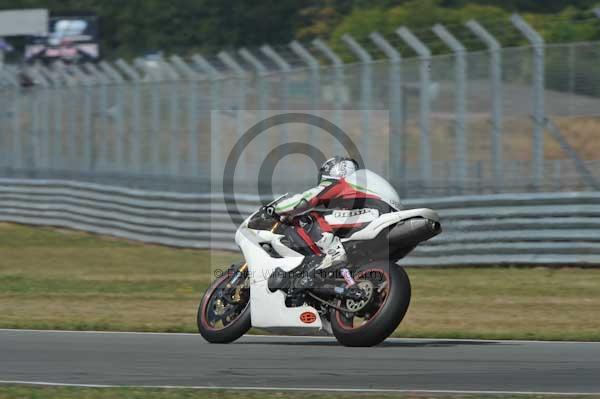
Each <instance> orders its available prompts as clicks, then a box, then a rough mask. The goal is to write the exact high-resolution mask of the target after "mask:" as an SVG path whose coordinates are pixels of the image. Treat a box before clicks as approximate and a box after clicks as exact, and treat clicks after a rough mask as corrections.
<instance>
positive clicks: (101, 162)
mask: <svg viewBox="0 0 600 399" xmlns="http://www.w3.org/2000/svg"><path fill="white" fill-rule="evenodd" d="M85 68H86V70H87V71H88V72H89V73H90V74H91V75H92V76H93V77H94V78H95V79H96V82H97V84H98V85H99V86H100V107H99V108H100V110H99V111H97V115H98V116H99V117H100V136H99V137H98V136H96V134H97V131H96V130H95V129H94V142H95V143H97V146H96V145H95V146H94V148H96V147H97V150H98V153H97V154H96V155H93V154H92V157H94V158H95V159H96V161H97V162H96V167H98V168H106V164H107V163H108V85H109V83H110V81H109V79H108V78H107V77H106V76H105V75H104V74H103V73H102V72H100V70H98V68H96V66H95V65H94V64H91V63H87V64H85Z"/></svg>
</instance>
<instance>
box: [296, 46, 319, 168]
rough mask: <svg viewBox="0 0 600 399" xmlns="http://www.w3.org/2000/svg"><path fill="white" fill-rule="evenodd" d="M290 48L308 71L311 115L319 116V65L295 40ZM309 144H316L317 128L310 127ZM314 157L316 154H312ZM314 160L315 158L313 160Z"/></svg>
mask: <svg viewBox="0 0 600 399" xmlns="http://www.w3.org/2000/svg"><path fill="white" fill-rule="evenodd" d="M290 48H291V49H292V51H293V52H294V54H296V55H297V56H298V57H300V59H301V60H302V61H304V63H305V64H306V65H308V69H309V70H310V96H311V103H312V111H313V114H315V115H319V114H320V112H319V108H320V107H321V65H320V64H319V61H318V60H317V59H316V58H315V57H314V56H313V55H312V54H311V53H310V52H309V51H308V50H307V49H306V48H305V47H304V46H303V45H302V44H300V42H298V41H297V40H294V41H292V42H291V43H290ZM309 140H310V142H311V143H316V142H317V140H318V139H317V128H316V127H315V126H310V139H309ZM313 156H316V154H313ZM315 159H316V158H315Z"/></svg>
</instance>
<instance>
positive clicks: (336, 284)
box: [197, 170, 441, 346]
mask: <svg viewBox="0 0 600 399" xmlns="http://www.w3.org/2000/svg"><path fill="white" fill-rule="evenodd" d="M356 173H357V175H358V177H359V178H360V179H361V180H362V184H363V185H364V186H363V187H366V188H367V189H368V191H369V192H371V193H375V194H377V195H378V196H379V197H380V198H381V199H382V200H384V201H386V202H387V203H388V204H392V205H391V210H392V211H391V212H387V213H381V214H380V213H379V212H377V211H376V210H374V209H367V210H365V209H361V210H359V211H357V212H353V211H352V210H347V211H346V212H347V214H346V215H343V216H344V217H345V218H346V221H348V220H350V219H352V218H354V219H352V220H350V221H351V222H352V223H345V226H351V227H349V228H343V229H342V228H340V229H338V230H336V234H337V235H338V236H340V237H341V242H342V243H343V246H344V248H345V250H346V254H347V259H348V261H347V262H345V263H344V264H343V265H339V266H335V265H334V266H333V267H331V268H327V269H319V267H318V266H319V262H318V260H319V259H320V258H319V255H315V254H314V252H311V249H312V250H313V251H314V248H311V247H310V245H306V243H305V242H299V241H301V240H299V238H298V236H299V235H298V230H299V229H302V230H303V231H304V232H307V231H308V232H310V231H311V229H312V228H316V227H317V223H316V222H315V217H314V215H315V212H318V213H320V214H321V215H323V217H324V219H325V220H326V221H328V222H329V221H331V224H335V220H334V219H335V218H338V219H339V217H340V212H344V210H338V211H333V210H330V209H318V208H317V209H311V210H310V211H307V212H305V213H303V214H302V215H299V216H297V217H295V218H294V220H293V221H292V222H291V223H289V224H283V223H281V222H280V221H279V219H278V218H275V217H273V215H269V214H268V213H269V212H266V211H265V209H267V208H261V210H259V211H257V212H255V213H254V214H252V215H251V216H250V217H248V218H247V219H246V220H245V221H244V222H243V223H242V224H241V225H240V226H239V228H238V230H237V233H236V237H235V241H236V243H237V245H238V246H239V247H240V249H241V251H242V253H243V256H244V261H242V262H239V263H237V264H235V265H232V266H231V267H230V268H229V270H227V271H226V272H225V273H223V274H222V276H221V277H219V278H217V279H216V280H215V281H213V283H212V284H211V285H210V287H209V288H208V289H207V291H206V292H205V294H204V296H203V298H202V300H201V302H200V306H199V309H198V317H197V322H198V329H199V331H200V333H201V334H202V336H203V337H204V338H205V339H206V340H208V341H209V342H212V343H228V342H232V341H234V340H236V339H237V338H239V337H241V336H242V335H243V334H244V333H246V332H247V331H248V330H249V329H250V328H251V327H258V328H262V329H267V330H271V331H278V332H286V333H287V332H296V331H298V329H302V330H304V331H303V332H308V333H310V332H312V331H310V330H311V329H312V330H321V331H324V332H326V333H328V334H333V335H334V336H335V337H336V338H337V340H338V341H339V342H340V343H342V344H343V345H347V346H372V345H377V344H379V343H380V342H382V341H383V340H384V339H386V338H387V337H388V336H389V335H390V334H391V333H392V332H393V331H394V330H395V329H396V327H398V325H399V324H400V322H401V321H402V319H403V318H404V315H405V314H406V311H407V310H408V306H409V303H410V297H411V287H410V281H409V279H408V276H407V274H406V272H405V271H404V269H403V268H402V267H401V266H399V265H398V264H397V262H398V261H399V260H400V259H402V258H403V257H404V256H406V255H407V254H408V253H409V252H411V251H412V250H413V249H414V248H415V247H416V246H417V245H418V244H419V243H421V242H423V241H425V240H428V239H430V238H432V237H434V236H435V235H437V234H439V233H440V232H441V225H440V220H439V216H438V215H437V213H436V212H434V211H432V210H431V209H425V208H422V209H410V210H402V207H401V205H400V200H399V196H398V193H397V192H396V191H395V190H394V189H393V188H392V186H391V185H390V184H389V183H388V182H387V181H386V180H385V179H383V178H381V177H380V176H378V175H377V174H375V173H373V172H370V171H368V170H359V171H357V172H356ZM281 198H283V197H280V198H278V199H277V200H275V201H273V202H272V203H271V204H270V205H273V204H274V203H276V202H277V201H279V200H280V199H281ZM365 215H366V216H367V217H366V216H365ZM356 221H358V223H354V222H356ZM301 233H302V232H301ZM302 236H303V237H306V234H304V233H302ZM307 257H309V258H307ZM305 258H306V260H305ZM313 259H314V261H312V260H313ZM315 332H316V331H315Z"/></svg>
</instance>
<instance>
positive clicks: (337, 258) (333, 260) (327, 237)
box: [316, 232, 348, 270]
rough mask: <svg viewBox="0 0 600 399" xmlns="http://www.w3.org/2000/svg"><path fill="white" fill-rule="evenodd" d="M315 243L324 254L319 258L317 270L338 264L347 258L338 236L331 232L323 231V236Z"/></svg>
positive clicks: (344, 261)
mask: <svg viewBox="0 0 600 399" xmlns="http://www.w3.org/2000/svg"><path fill="white" fill-rule="evenodd" d="M316 244H317V246H319V248H321V251H322V252H323V253H324V254H325V256H324V257H323V259H322V260H321V264H320V265H319V266H318V267H317V269H318V270H322V269H328V268H330V267H332V266H340V265H342V264H344V263H346V261H347V260H348V257H347V256H346V250H345V248H344V245H343V244H342V242H341V241H340V238H339V237H338V236H336V235H334V234H333V233H329V232H325V233H323V236H322V237H321V239H320V240H319V241H317V243H316Z"/></svg>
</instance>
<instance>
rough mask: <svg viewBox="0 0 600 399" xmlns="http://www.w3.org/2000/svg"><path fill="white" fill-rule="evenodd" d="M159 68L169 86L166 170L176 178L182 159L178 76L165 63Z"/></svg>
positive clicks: (172, 68)
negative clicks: (162, 71)
mask: <svg viewBox="0 0 600 399" xmlns="http://www.w3.org/2000/svg"><path fill="white" fill-rule="evenodd" d="M161 67H162V69H163V70H164V72H165V77H166V79H164V80H168V85H169V94H168V97H169V132H168V136H167V138H168V143H167V148H168V152H167V169H168V170H169V173H170V174H171V176H174V177H176V176H178V175H179V173H180V171H181V169H182V163H183V159H182V156H181V154H180V148H181V137H180V135H179V118H178V113H179V98H180V91H181V87H180V79H181V78H180V76H179V74H178V73H177V71H176V70H175V68H174V67H173V66H172V65H171V64H170V63H169V62H168V61H167V60H161Z"/></svg>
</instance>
